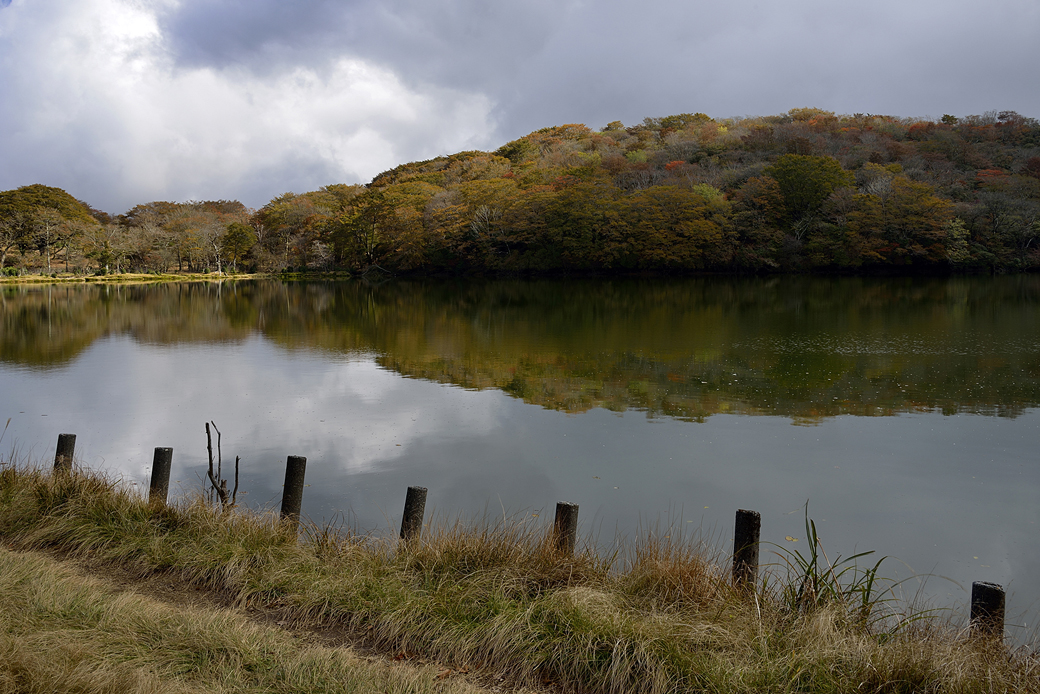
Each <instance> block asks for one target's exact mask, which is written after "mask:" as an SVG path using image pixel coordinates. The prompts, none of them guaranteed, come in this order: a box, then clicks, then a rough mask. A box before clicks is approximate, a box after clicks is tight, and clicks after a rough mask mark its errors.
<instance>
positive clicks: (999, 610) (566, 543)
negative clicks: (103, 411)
mask: <svg viewBox="0 0 1040 694" xmlns="http://www.w3.org/2000/svg"><path fill="white" fill-rule="evenodd" d="M75 449H76V435H75V434H59V435H58V446H57V450H56V451H55V454H54V469H55V470H56V471H62V470H64V471H68V470H71V469H72V456H73V453H74V451H75ZM172 463H173V449H172V448H156V449H155V454H154V457H153V458H152V476H151V480H150V482H149V485H148V501H149V502H159V503H163V504H165V503H166V500H167V496H168V495H169V490H170V468H171V466H172ZM306 471H307V458H305V457H303V456H298V455H290V456H289V457H288V458H287V459H286V461H285V484H284V486H283V489H282V507H281V518H282V520H283V521H284V522H287V523H292V524H293V525H294V526H296V527H298V524H299V521H300V509H301V507H302V506H303V487H304V484H303V480H304V476H305V474H306ZM426 491H427V490H426V487H408V492H407V493H406V494H405V500H404V515H403V517H402V518H401V539H402V540H413V539H415V538H417V537H419V535H420V533H421V531H422V525H423V516H424V515H425V513H426ZM761 530H762V516H761V514H759V513H758V512H757V511H746V510H744V509H740V510H738V511H737V516H736V523H735V526H734V530H733V582H734V584H735V585H737V586H739V587H742V588H749V587H754V586H756V585H758V565H759V563H758V557H759V553H758V548H759V543H760V536H761ZM577 539H578V505H577V504H573V503H570V502H567V501H560V502H557V504H556V518H555V521H554V523H553V535H552V541H553V545H554V547H555V549H556V551H557V552H559V553H560V554H561V555H565V556H571V555H573V554H574V548H575V546H576V544H577ZM1004 601H1005V595H1004V589H1003V587H1002V586H1000V585H998V584H996V583H987V582H985V581H975V582H974V583H972V584H971V627H972V630H973V631H974V632H975V633H977V634H980V635H984V636H987V637H999V638H1003V635H1004Z"/></svg>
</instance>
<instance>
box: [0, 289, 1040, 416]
mask: <svg viewBox="0 0 1040 694" xmlns="http://www.w3.org/2000/svg"><path fill="white" fill-rule="evenodd" d="M56 297H57V299H56ZM3 299H4V304H3V313H2V316H3V335H2V336H0V356H2V358H3V360H4V361H8V362H17V363H24V364H34V365H41V366H46V365H49V364H55V363H64V362H66V361H68V360H69V359H71V358H73V357H74V356H75V355H76V354H77V353H78V352H79V351H81V350H82V349H84V348H85V347H86V346H88V345H89V344H90V342H91V341H92V340H94V339H96V338H97V337H100V336H102V335H106V334H111V333H125V334H130V335H132V336H134V338H135V339H138V340H140V341H144V342H149V343H157V344H169V343H174V342H196V341H225V340H240V339H244V338H245V337H247V336H248V335H249V334H251V333H253V332H257V331H259V332H262V333H263V334H264V335H265V336H266V337H267V338H269V339H270V340H272V341H274V342H276V343H277V344H280V345H282V346H283V347H285V348H287V349H306V350H314V349H318V350H323V351H329V352H332V353H339V354H342V353H357V352H364V353H369V354H372V353H374V354H376V355H377V360H378V361H379V363H380V364H382V365H383V366H385V367H387V368H390V369H393V370H395V371H398V372H399V373H401V374H403V375H405V376H408V377H414V378H423V379H429V380H434V381H438V382H443V383H452V384H456V385H459V386H462V387H465V388H475V389H484V388H496V389H500V390H503V391H504V392H507V393H509V394H511V395H513V396H515V397H519V398H522V399H523V400H524V401H526V402H530V403H533V404H538V405H541V406H544V407H548V408H552V409H559V410H564V411H568V412H581V411H585V410H588V409H591V408H594V407H604V408H609V409H612V410H616V411H623V410H627V409H630V408H637V409H641V410H644V411H646V412H647V413H648V414H649V415H651V416H657V415H664V416H670V417H677V418H682V419H690V420H698V419H703V418H705V417H708V416H710V415H712V414H716V413H720V412H733V413H746V414H776V415H783V416H790V417H794V418H796V419H798V420H800V421H813V420H816V419H819V418H822V417H828V416H834V415H838V414H855V415H886V414H893V413H901V412H913V411H921V410H939V411H943V412H946V413H951V414H952V413H956V412H974V413H983V414H997V415H1005V416H1014V415H1016V414H1018V413H1020V412H1022V411H1023V410H1024V409H1025V408H1028V407H1036V406H1037V405H1038V404H1040V349H1038V346H1040V310H1038V306H1040V278H1037V277H1031V276H1020V277H997V278H962V279H954V280H945V279H936V280H921V279H917V280H910V279H884V280H880V279H874V280H871V279H841V280H830V279H813V278H794V277H792V278H771V279H747V280H733V279H699V280H682V281H664V282H662V281H654V282H639V281H616V282H602V281H600V282H577V281H567V282H536V283H531V282H521V281H517V282H494V283H450V282H439V283H430V284H422V283H387V284H384V285H382V286H379V287H374V286H371V285H366V284H364V283H359V282H349V283H329V284H319V283H313V284H298V285H283V284H278V283H274V282H266V283H239V284H235V283H225V284H223V285H216V284H213V285H205V284H185V285H159V286H139V287H131V286H124V287H120V286H111V285H110V286H86V287H81V288H66V287H62V288H60V289H58V288H32V289H12V290H6V291H5V293H4V294H3ZM45 324H46V327H45ZM34 345H35V346H34ZM40 345H43V346H42V347H41V346H40Z"/></svg>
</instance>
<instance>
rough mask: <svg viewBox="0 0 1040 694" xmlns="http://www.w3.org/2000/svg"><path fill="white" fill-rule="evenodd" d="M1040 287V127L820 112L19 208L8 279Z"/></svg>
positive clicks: (0, 257) (613, 129) (12, 224)
mask: <svg viewBox="0 0 1040 694" xmlns="http://www.w3.org/2000/svg"><path fill="white" fill-rule="evenodd" d="M1037 269H1040V122H1038V121H1037V120H1036V119H1035V118H1030V117H1026V116H1022V115H1020V114H1018V113H1016V112H1014V111H1000V112H997V111H992V112H988V113H985V114H982V115H974V116H966V117H955V116H952V115H944V116H943V117H942V118H941V119H939V120H935V121H932V120H927V119H917V118H899V117H894V116H882V115H872V114H861V113H858V114H851V115H838V114H835V113H833V112H830V111H824V110H821V109H816V108H798V109H792V110H791V111H788V112H787V113H783V114H779V115H775V116H765V117H748V118H731V119H715V118H711V117H709V116H707V115H705V114H703V113H692V114H691V113H682V114H677V115H672V116H666V117H661V118H646V119H645V120H644V121H643V122H642V123H639V124H637V125H630V126H626V125H624V124H622V123H620V122H617V121H615V122H613V123H609V124H607V125H606V126H605V127H603V128H602V129H600V130H593V129H591V128H589V127H587V126H586V125H584V124H565V125H558V126H553V127H547V128H542V129H540V130H538V131H536V132H533V133H530V134H529V135H526V136H524V137H521V138H519V139H516V140H513V141H511V142H508V143H506V144H505V145H503V146H502V147H500V148H498V149H497V150H495V151H494V152H482V151H468V152H458V153H455V154H451V155H445V156H440V157H436V158H434V159H430V160H427V161H420V162H411V163H407V164H402V165H400V166H398V167H395V168H394V169H391V170H389V171H386V172H383V173H381V174H379V175H378V176H376V177H375V178H374V179H373V180H372V181H371V182H370V183H368V184H367V185H347V184H331V185H327V186H324V187H322V188H320V189H318V190H314V191H309V192H305V193H293V192H288V193H284V194H282V195H279V196H278V197H276V198H274V199H272V200H271V201H269V202H268V203H267V204H265V205H263V206H262V207H261V208H260V209H256V210H252V209H248V208H247V207H246V206H245V205H243V204H242V203H241V202H239V201H237V200H209V201H188V202H181V203H176V202H168V201H153V202H147V203H142V204H139V205H136V206H134V207H133V208H131V209H130V210H128V211H126V212H125V213H122V214H118V215H112V214H108V213H106V212H103V211H100V210H97V209H95V208H93V207H92V206H91V205H90V204H89V203H86V202H82V201H79V200H76V199H75V198H74V197H73V196H71V195H69V194H68V193H67V192H65V191H64V190H61V189H59V188H52V187H48V186H46V185H41V184H33V185H27V186H23V187H21V188H18V189H16V190H9V191H5V192H0V274H12V275H24V274H26V273H28V274H43V275H48V276H51V275H57V274H58V271H59V270H61V271H64V272H65V273H69V272H75V273H80V274H97V275H107V274H110V273H115V274H121V273H123V272H126V271H131V272H135V273H140V272H148V273H152V274H153V275H154V273H159V275H163V274H165V273H168V272H170V271H173V270H176V271H177V272H178V273H180V272H202V273H208V272H211V271H214V272H216V273H218V274H219V273H223V272H224V271H226V270H230V271H232V272H237V271H238V270H245V271H248V272H251V273H252V272H259V273H272V272H274V273H277V272H282V271H288V272H327V271H334V272H345V273H349V274H351V275H355V276H356V275H359V274H360V275H365V274H367V273H370V272H377V273H380V274H393V275H398V276H458V275H467V276H545V275H549V276H561V275H562V276H571V275H580V276H587V275H597V276H628V275H633V274H639V275H652V276H661V275H684V274H696V273H730V274H734V273H737V274H766V273H839V274H857V275H870V274H904V275H906V274H947V273H1005V272H1028V271H1036V270H1037Z"/></svg>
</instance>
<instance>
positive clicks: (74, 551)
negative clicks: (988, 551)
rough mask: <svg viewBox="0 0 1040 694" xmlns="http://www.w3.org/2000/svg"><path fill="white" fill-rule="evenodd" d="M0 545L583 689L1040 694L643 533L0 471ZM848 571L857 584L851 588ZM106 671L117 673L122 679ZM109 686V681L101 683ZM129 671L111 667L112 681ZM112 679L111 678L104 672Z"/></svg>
mask: <svg viewBox="0 0 1040 694" xmlns="http://www.w3.org/2000/svg"><path fill="white" fill-rule="evenodd" d="M0 537H2V538H3V539H4V541H5V542H6V543H7V544H8V545H9V546H13V547H19V548H26V549H40V548H51V549H57V550H60V551H62V552H63V553H65V554H67V555H69V556H71V557H77V558H80V559H82V560H88V561H90V562H94V563H97V564H101V565H108V566H119V567H122V568H124V569H128V570H131V571H133V572H136V573H137V574H138V575H141V576H146V575H150V574H154V573H156V572H174V573H175V574H176V575H177V576H179V577H180V578H181V579H182V580H186V581H189V582H191V583H193V584H195V585H198V586H204V587H206V588H209V589H213V590H219V591H221V592H222V593H223V594H224V595H227V596H230V598H231V599H232V600H234V601H237V602H238V603H239V604H243V605H245V604H249V605H254V606H262V607H264V608H266V609H277V610H280V611H281V612H282V613H284V614H286V615H288V616H289V618H290V619H291V620H293V621H294V622H296V623H298V624H307V625H316V626H322V627H326V628H332V627H334V628H336V629H341V630H345V631H347V632H349V633H352V634H355V635H358V636H359V637H364V638H365V639H366V640H367V641H368V642H370V643H372V644H375V645H376V646H378V647H380V648H383V649H386V650H387V651H392V652H398V651H402V650H405V651H408V652H415V653H422V654H425V655H426V656H427V657H430V658H435V659H438V660H440V661H442V662H445V663H447V664H449V665H451V666H453V667H457V668H462V667H467V668H470V669H473V670H478V669H479V670H481V671H482V672H485V673H486V672H494V673H498V674H501V675H502V676H504V677H505V678H506V682H507V683H510V684H512V685H513V686H526V685H540V684H543V683H545V682H551V683H554V684H555V685H557V686H559V687H561V688H563V689H564V690H567V691H580V692H618V693H621V692H625V693H627V692H648V693H650V694H657V693H664V692H685V691H691V692H696V691H710V692H764V691H768V692H1040V661H1038V659H1037V658H1036V656H1035V655H1033V654H1029V653H1025V652H1011V651H1009V650H1008V649H1007V648H1006V647H1005V646H1004V645H1003V644H993V643H989V644H987V643H979V642H978V641H973V640H971V639H969V638H967V635H965V634H962V633H958V631H957V630H956V629H954V628H953V627H952V626H951V625H950V624H948V623H945V622H943V621H941V620H938V619H934V618H927V617H922V618H920V619H917V618H916V617H918V616H919V615H912V614H904V613H903V612H901V608H898V607H893V606H892V605H890V604H885V603H879V602H878V601H877V598H876V596H877V593H876V592H871V593H868V594H867V595H868V597H867V599H868V600H869V606H870V607H871V611H870V613H869V615H867V616H868V617H869V618H867V617H866V616H865V615H866V614H867V613H865V612H864V609H863V604H862V600H861V599H862V597H863V593H862V591H861V590H860V589H861V588H862V587H863V585H864V584H863V583H862V582H860V583H857V582H856V581H861V579H862V576H863V573H862V572H859V573H856V574H855V575H853V574H846V575H845V576H846V578H849V577H851V578H849V580H852V583H851V584H840V585H837V584H835V585H824V584H822V583H819V582H820V581H826V580H829V579H828V575H830V576H832V577H833V576H834V575H835V573H834V572H830V573H829V574H828V572H826V571H823V572H820V573H819V575H816V576H814V579H815V580H816V581H817V583H816V584H814V585H816V587H817V588H819V590H817V591H814V593H813V595H814V598H813V599H812V600H806V599H805V597H804V595H801V596H799V591H798V590H797V588H798V587H800V586H804V585H805V576H803V575H798V574H797V573H794V574H792V575H784V576H781V575H773V576H771V578H770V580H771V582H770V584H769V586H770V587H769V588H764V587H760V589H759V590H758V591H757V592H755V593H754V594H752V595H745V594H743V593H741V592H739V591H736V590H734V589H733V588H732V587H731V585H730V584H729V580H728V571H726V570H725V568H724V567H721V566H720V565H719V563H718V562H717V561H715V560H713V559H712V558H711V557H710V556H708V555H706V554H704V553H703V552H702V551H701V549H700V548H698V547H697V546H695V545H688V544H683V543H682V542H680V541H676V542H672V541H671V540H661V539H654V537H648V538H646V539H643V540H639V541H636V542H634V543H632V544H631V545H630V546H629V547H627V549H625V550H624V551H622V552H621V553H619V555H618V556H616V557H614V558H612V559H609V560H608V559H604V558H602V557H599V556H597V555H595V554H592V553H579V554H578V555H577V556H575V557H562V556H559V555H558V554H557V553H555V552H554V551H553V550H552V548H551V546H550V544H549V543H547V542H546V541H545V538H544V535H543V530H542V529H541V528H539V527H535V526H531V525H529V524H527V523H523V522H510V521H508V520H507V521H502V522H500V523H497V524H496V523H492V524H488V523H485V524H475V525H467V524H464V523H457V524H454V525H447V526H443V527H440V528H435V529H433V530H432V531H427V532H426V534H425V535H424V537H423V538H422V539H421V540H420V541H413V542H409V543H398V542H397V541H395V540H392V539H390V538H373V537H369V536H358V535H352V534H349V533H342V534H341V533H335V532H332V531H331V530H330V529H321V528H312V529H310V531H308V532H307V533H305V535H304V538H303V540H302V541H298V539H297V536H296V533H295V532H294V531H291V530H287V529H286V528H285V527H284V526H281V525H280V524H279V523H278V522H277V520H276V519H275V518H274V517H273V516H259V515H255V514H248V513H226V514H221V513H220V512H218V511H216V510H214V509H211V508H208V507H206V506H205V505H204V504H201V503H193V504H185V505H182V506H172V507H160V506H149V505H148V504H146V503H145V502H144V501H142V500H141V499H140V498H139V497H138V496H137V495H136V493H135V492H132V491H128V490H126V489H124V488H121V487H120V486H119V485H116V484H113V483H112V482H110V481H107V480H104V479H101V478H98V477H96V476H91V475H88V474H79V473H77V474H71V475H64V476H56V477H55V476H51V475H50V474H48V473H44V472H39V471H35V470H32V469H24V468H23V469H15V468H14V467H12V466H10V465H8V466H5V467H3V468H2V469H0ZM854 576H859V578H855V577H854ZM114 662H115V661H113V664H112V667H115V664H114ZM113 672H114V671H113ZM120 672H122V671H120ZM113 676H115V675H113Z"/></svg>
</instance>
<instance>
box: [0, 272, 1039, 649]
mask: <svg viewBox="0 0 1040 694" xmlns="http://www.w3.org/2000/svg"><path fill="white" fill-rule="evenodd" d="M1038 298H1040V278H1037V277H998V278H959V279H954V280H941V279H933V280H902V279H885V280H860V279H818V278H817V279H804V278H779V279H766V280H761V279H749V280H723V279H700V280H688V281H672V282H638V281H632V282H536V283H528V282H496V283H432V282H431V283H390V284H385V285H382V286H369V285H365V284H361V283H339V284H292V285H283V284H278V283H274V282H260V283H242V284H230V283H227V284H224V285H223V286H220V285H201V284H199V285H159V286H123V287H120V286H78V287H67V286H53V287H31V288H20V287H5V288H3V289H2V290H0V320H2V323H0V327H2V332H0V422H2V421H6V419H7V417H11V418H12V422H11V428H10V430H9V431H8V434H7V438H6V439H5V440H4V444H3V445H4V446H9V445H11V443H12V442H13V443H17V444H18V445H20V446H21V450H22V453H23V454H27V455H31V456H33V457H35V458H37V459H45V458H46V457H47V456H48V455H53V446H54V441H55V439H56V436H57V434H58V433H59V432H63V431H69V432H75V433H77V434H78V435H79V439H78V441H77V457H78V458H79V459H80V461H81V462H82V463H83V464H84V465H86V466H88V467H91V468H94V469H103V470H109V471H111V472H113V473H116V474H119V475H122V476H124V477H126V478H128V479H129V480H131V481H136V482H138V483H139V484H143V483H145V482H146V481H147V476H148V467H149V465H150V462H151V451H152V448H153V447H155V446H172V447H173V448H174V451H175V453H174V466H173V472H174V480H175V481H179V482H175V484H174V485H173V488H174V489H173V493H176V492H177V490H178V489H179V490H180V492H181V493H191V492H192V491H193V490H197V489H199V488H200V487H201V476H200V472H201V469H202V465H203V463H204V461H205V455H206V453H205V434H204V431H203V423H204V422H205V421H206V420H215V421H216V422H217V424H218V426H219V427H220V429H221V431H222V432H223V433H224V436H223V442H224V453H225V458H226V459H227V458H232V459H233V457H234V456H235V455H241V456H242V460H243V479H242V489H243V490H245V491H246V492H247V494H246V495H245V497H244V499H245V501H246V502H247V503H248V504H249V505H251V506H253V507H259V508H272V507H277V502H278V499H279V497H280V493H281V489H280V485H281V481H282V475H283V471H284V464H285V458H286V456H287V455H305V456H307V458H308V466H307V471H308V472H307V474H308V483H309V485H310V486H309V487H308V488H307V489H305V492H304V513H305V514H306V515H308V516H310V517H312V518H314V519H315V520H318V521H321V520H322V519H325V520H329V519H333V518H335V517H338V516H339V514H342V515H343V516H345V517H346V518H347V519H348V520H349V521H350V522H353V523H356V524H358V525H359V526H361V527H362V528H364V529H370V530H374V531H377V532H382V531H386V529H387V528H390V527H392V526H395V525H396V523H397V522H399V520H400V513H401V505H402V504H403V499H404V490H405V488H406V487H407V486H408V485H411V484H419V485H424V486H427V487H429V488H430V497H429V505H430V508H431V510H432V512H434V513H436V514H438V515H439V516H440V517H453V516H454V515H455V514H461V515H463V516H464V517H468V518H473V517H475V516H479V515H482V514H490V515H495V516H499V515H501V514H502V513H522V514H526V515H533V514H538V516H539V519H544V518H546V517H548V516H550V515H551V513H552V505H553V504H554V503H555V501H557V500H560V499H566V500H570V501H574V502H577V503H579V504H580V506H581V523H582V534H583V537H584V538H585V539H586V540H588V541H590V542H594V543H598V544H599V545H600V546H603V545H606V546H609V545H610V543H611V542H613V540H614V538H615V536H616V535H625V536H632V535H635V534H638V533H640V532H644V531H646V530H647V529H648V528H649V527H650V526H652V525H653V524H654V523H656V522H658V521H661V522H663V523H665V525H666V526H667V525H668V524H669V523H671V526H672V527H673V528H675V527H680V528H691V529H693V528H696V529H698V530H701V531H702V532H704V533H705V534H706V535H708V536H709V537H711V538H712V539H713V540H714V541H716V542H717V543H718V544H719V545H720V546H723V547H724V546H725V545H726V544H727V543H728V542H729V540H730V535H729V532H730V529H731V526H732V522H733V512H734V510H735V509H736V508H753V509H756V510H759V511H760V512H761V513H762V516H763V533H764V539H765V540H766V541H768V542H772V543H776V544H778V545H781V546H786V547H789V548H791V549H804V544H801V543H804V542H805V538H804V537H803V535H804V533H803V532H802V519H803V509H804V505H805V504H806V502H807V501H808V502H809V510H810V513H811V514H812V515H813V517H814V518H815V519H816V520H817V522H818V524H819V527H820V532H821V535H822V537H823V539H824V542H825V543H826V546H827V548H828V550H829V551H831V552H832V553H833V552H841V553H843V554H846V555H847V554H850V553H852V552H854V551H856V550H863V549H876V550H878V552H879V554H887V555H892V556H894V557H898V558H899V559H900V560H902V561H904V562H906V564H907V565H908V566H904V565H903V564H899V563H893V562H889V564H888V566H889V567H890V568H888V570H887V571H886V572H885V573H886V575H889V576H894V577H898V578H902V577H905V576H907V575H909V574H910V573H911V570H912V571H913V572H914V573H918V574H920V573H934V574H937V575H939V576H944V577H948V578H949V579H951V580H946V579H942V578H933V579H931V580H930V581H929V584H928V587H927V590H926V594H928V595H931V596H934V597H936V598H937V599H938V600H939V604H941V605H943V606H960V607H961V608H962V609H964V608H965V607H966V604H967V589H968V588H969V587H970V583H971V581H973V580H989V581H995V582H998V583H1003V584H1005V585H1007V586H1008V587H1009V589H1010V591H1011V593H1010V597H1009V603H1008V604H1009V615H1010V620H1011V621H1012V622H1015V623H1018V624H1022V623H1027V624H1029V625H1032V623H1033V618H1034V617H1035V616H1036V613H1037V611H1036V609H1035V607H1036V605H1037V604H1038V602H1037V601H1038V599H1040V558H1038V556H1037V554H1036V552H1035V551H1034V546H1035V541H1034V537H1035V535H1036V531H1037V524H1038V523H1040V506H1037V504H1036V503H1035V499H1036V498H1037V496H1038V495H1040V465H1038V462H1040V461H1038V460H1037V454H1036V441H1037V440H1040V438H1038V434H1040V409H1037V403H1038V400H1040V320H1038V318H1040V316H1038V311H1037V307H1038V305H1040V302H1038ZM633 410H637V411H633ZM647 414H649V415H650V416H649V417H648V416H646V415H647ZM743 415H756V416H743ZM857 415H870V416H857ZM878 415H891V416H878ZM978 415H987V416H978ZM988 415H999V416H988ZM792 422H793V423H796V424H803V423H811V424H814V425H815V426H791V423H792ZM5 453H6V451H5ZM787 536H791V537H795V538H799V543H792V542H790V541H788V540H786V539H785V538H786V537H787ZM764 556H766V557H769V556H771V554H770V553H769V552H768V551H767V552H766V553H764ZM916 585H917V584H916V583H910V584H907V587H908V590H910V592H911V593H912V592H913V590H916ZM1032 628H1033V627H1032V626H1029V627H1025V628H1018V629H1017V630H1016V631H1015V633H1016V634H1017V635H1018V636H1019V637H1020V638H1021V637H1022V635H1024V634H1028V633H1029V632H1030V631H1031V630H1032Z"/></svg>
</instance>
